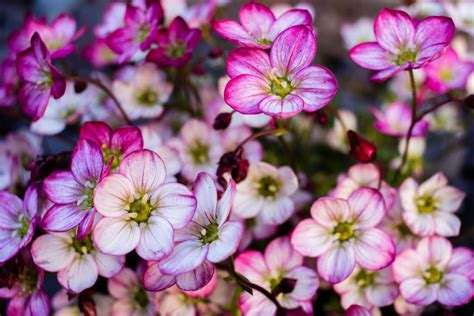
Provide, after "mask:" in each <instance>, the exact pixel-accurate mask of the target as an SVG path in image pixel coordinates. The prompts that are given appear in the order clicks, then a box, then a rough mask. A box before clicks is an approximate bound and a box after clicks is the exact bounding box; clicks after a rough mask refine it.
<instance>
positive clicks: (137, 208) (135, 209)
mask: <svg viewBox="0 0 474 316" xmlns="http://www.w3.org/2000/svg"><path fill="white" fill-rule="evenodd" d="M165 178H166V170H165V165H164V163H163V161H162V160H161V158H160V156H158V155H157V154H156V153H154V152H152V151H150V150H146V149H145V150H139V151H135V152H133V153H131V154H129V155H128V156H127V157H126V158H125V159H123V160H122V162H121V164H120V166H119V167H118V170H117V173H115V174H111V175H108V176H107V177H106V178H105V179H103V180H102V181H101V182H100V183H99V185H98V186H97V188H96V192H95V195H94V205H95V207H96V208H97V211H98V212H99V213H101V214H102V215H103V216H104V218H102V219H100V220H99V222H98V223H97V225H96V227H95V229H94V234H93V238H94V242H95V244H96V245H97V247H98V248H99V249H100V250H101V251H103V252H105V253H108V254H113V255H124V254H127V253H129V252H130V251H132V250H133V249H135V250H136V251H137V253H138V255H139V256H140V257H142V258H143V259H146V260H159V259H162V258H164V257H166V256H168V255H169V254H170V253H171V252H172V251H173V247H174V244H173V237H174V230H175V229H180V228H183V227H185V226H186V225H187V224H188V223H189V221H190V220H191V219H192V217H193V215H194V210H195V209H196V199H195V197H194V195H193V194H192V192H191V191H190V190H189V189H188V188H186V187H185V186H184V185H182V184H179V183H164V180H165Z"/></svg>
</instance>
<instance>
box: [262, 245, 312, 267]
mask: <svg viewBox="0 0 474 316" xmlns="http://www.w3.org/2000/svg"><path fill="white" fill-rule="evenodd" d="M264 256H265V262H266V263H267V266H268V267H269V268H270V269H271V271H272V272H277V271H278V273H280V272H281V271H288V270H291V269H293V268H296V267H298V266H301V265H303V257H302V256H301V255H300V254H299V253H298V252H296V251H295V249H293V247H292V246H291V243H290V238H288V237H279V238H276V239H274V240H273V241H272V242H270V244H268V246H267V248H266V249H265V255H264Z"/></svg>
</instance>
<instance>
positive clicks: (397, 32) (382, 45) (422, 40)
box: [349, 9, 455, 82]
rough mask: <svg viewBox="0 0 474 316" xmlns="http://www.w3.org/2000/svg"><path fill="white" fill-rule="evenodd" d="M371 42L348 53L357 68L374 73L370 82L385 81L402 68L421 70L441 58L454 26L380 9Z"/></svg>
mask: <svg viewBox="0 0 474 316" xmlns="http://www.w3.org/2000/svg"><path fill="white" fill-rule="evenodd" d="M374 32H375V38H376V41H375V42H366V43H362V44H359V45H357V46H355V47H353V48H352V49H351V51H350V52H349V54H350V56H351V58H352V60H353V61H354V62H355V63H356V64H358V65H359V66H361V67H363V68H367V69H372V70H377V73H376V74H375V75H373V76H372V78H371V79H372V80H374V81H379V82H380V81H385V80H386V79H388V78H390V77H391V76H393V75H394V74H396V73H398V72H400V71H403V70H405V69H417V68H421V67H423V66H424V65H426V64H427V63H429V62H431V61H433V60H435V59H437V58H439V57H441V56H442V54H443V52H444V49H445V48H446V47H447V46H449V43H450V42H451V40H452V38H453V36H454V32H455V26H454V23H453V21H452V20H451V19H450V18H448V17H440V16H430V17H427V18H425V19H423V20H421V21H419V22H418V21H415V20H414V19H413V18H412V17H410V16H409V15H408V14H407V13H406V12H404V11H399V10H392V9H383V10H382V11H381V12H380V14H379V15H378V16H377V18H376V19H375V23H374Z"/></svg>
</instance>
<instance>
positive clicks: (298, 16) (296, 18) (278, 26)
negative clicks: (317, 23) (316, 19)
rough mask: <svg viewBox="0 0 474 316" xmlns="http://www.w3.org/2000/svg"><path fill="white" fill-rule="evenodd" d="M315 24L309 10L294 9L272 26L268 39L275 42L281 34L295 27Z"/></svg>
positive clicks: (284, 14)
mask: <svg viewBox="0 0 474 316" xmlns="http://www.w3.org/2000/svg"><path fill="white" fill-rule="evenodd" d="M311 24H313V18H312V17H311V14H310V13H309V12H308V11H307V10H301V9H292V10H288V11H286V12H285V13H283V14H282V15H281V16H280V17H279V18H278V19H277V20H276V21H275V22H274V23H273V25H272V27H271V28H270V31H269V32H268V39H269V40H274V39H275V38H276V37H277V36H278V35H279V34H280V33H281V32H283V31H285V30H286V29H289V28H290V27H292V26H295V25H308V26H311Z"/></svg>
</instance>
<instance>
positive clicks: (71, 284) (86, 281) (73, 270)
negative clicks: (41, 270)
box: [58, 255, 99, 293]
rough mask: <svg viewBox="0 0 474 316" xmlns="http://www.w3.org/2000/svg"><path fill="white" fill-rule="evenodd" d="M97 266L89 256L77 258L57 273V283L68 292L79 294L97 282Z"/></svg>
mask: <svg viewBox="0 0 474 316" xmlns="http://www.w3.org/2000/svg"><path fill="white" fill-rule="evenodd" d="M98 275H99V274H98V271H97V265H96V264H95V261H94V258H93V257H92V256H91V255H85V256H78V257H76V258H75V259H74V260H73V261H72V262H71V264H69V265H68V266H67V267H66V268H65V269H63V270H61V271H59V272H58V281H59V283H60V284H61V285H62V286H63V287H65V288H66V289H67V290H68V291H71V292H73V293H79V292H82V291H83V290H85V289H87V288H90V287H91V286H92V285H94V283H95V281H97V277H98Z"/></svg>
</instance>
